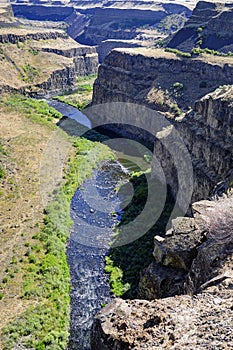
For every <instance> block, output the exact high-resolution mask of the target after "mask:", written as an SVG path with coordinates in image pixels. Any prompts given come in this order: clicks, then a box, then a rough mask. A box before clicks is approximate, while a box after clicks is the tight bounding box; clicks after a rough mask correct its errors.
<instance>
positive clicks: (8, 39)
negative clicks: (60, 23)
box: [0, 29, 68, 44]
mask: <svg viewBox="0 0 233 350" xmlns="http://www.w3.org/2000/svg"><path fill="white" fill-rule="evenodd" d="M14 31H15V33H14ZM57 38H63V39H67V38H68V37H67V34H66V33H65V32H64V31H59V30H57V31H54V30H53V31H51V30H39V31H36V30H34V31H33V30H30V29H28V30H25V31H24V32H23V31H22V33H20V32H19V31H18V30H17V29H15V30H14V29H12V30H11V32H9V33H6V34H5V33H0V43H2V44H6V43H11V44H17V43H18V42H25V41H27V40H50V39H57Z"/></svg>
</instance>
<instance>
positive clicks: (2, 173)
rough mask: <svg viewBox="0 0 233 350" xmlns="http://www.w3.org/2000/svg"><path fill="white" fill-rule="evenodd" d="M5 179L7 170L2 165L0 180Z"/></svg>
mask: <svg viewBox="0 0 233 350" xmlns="http://www.w3.org/2000/svg"><path fill="white" fill-rule="evenodd" d="M4 177H5V170H4V169H3V167H2V165H0V179H4Z"/></svg>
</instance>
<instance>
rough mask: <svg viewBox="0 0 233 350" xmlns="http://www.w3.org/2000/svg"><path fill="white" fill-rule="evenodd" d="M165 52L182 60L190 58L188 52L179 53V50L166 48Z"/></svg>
mask: <svg viewBox="0 0 233 350" xmlns="http://www.w3.org/2000/svg"><path fill="white" fill-rule="evenodd" d="M165 51H166V52H171V53H174V54H176V55H177V56H178V57H184V58H190V57H191V53H189V52H184V51H180V50H177V49H172V48H170V47H166V48H165Z"/></svg>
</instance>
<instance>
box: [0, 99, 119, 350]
mask: <svg viewBox="0 0 233 350" xmlns="http://www.w3.org/2000/svg"><path fill="white" fill-rule="evenodd" d="M16 108H17V112H16ZM1 109H2V113H1V119H2V122H3V124H4V127H5V133H4V132H3V134H2V135H1V138H2V143H3V149H4V150H5V149H6V150H7V152H8V155H9V156H8V157H7V159H6V160H5V161H4V167H5V168H6V169H9V170H8V171H6V175H5V179H3V180H2V181H3V182H2V195H1V204H3V209H4V210H3V211H2V213H1V214H2V215H3V218H4V223H5V226H3V227H5V228H4V235H3V240H2V241H1V247H2V248H3V249H2V252H1V253H2V256H1V258H2V261H3V262H4V269H3V271H2V275H1V284H0V292H1V294H0V296H1V298H2V300H1V301H0V303H1V305H0V312H1V315H4V320H2V321H1V324H0V326H1V330H2V335H1V341H2V346H3V349H12V348H13V347H14V346H15V345H16V344H18V343H21V344H24V345H25V346H26V347H27V348H33V349H37V350H40V349H65V348H66V345H67V340H68V327H69V286H70V283H69V269H68V264H67V261H66V239H67V237H68V233H69V227H70V225H71V220H70V216H69V204H70V200H71V197H72V195H73V193H74V191H75V189H76V188H77V186H79V185H80V184H81V183H82V182H83V181H84V180H85V179H86V178H87V177H88V176H90V175H91V173H92V168H94V167H96V166H97V164H98V162H100V161H101V160H104V159H109V158H112V157H113V155H112V153H111V152H110V151H109V149H108V148H107V147H106V146H104V145H102V144H101V143H94V142H91V141H89V140H86V139H72V142H73V147H72V148H71V152H70V156H69V162H68V165H69V166H68V168H67V169H66V171H65V174H64V181H63V183H62V185H61V186H60V187H59V189H58V190H57V193H56V196H55V199H54V200H53V202H52V203H50V205H49V206H48V207H47V208H46V209H45V211H44V212H43V207H42V206H41V203H40V198H38V180H39V179H38V176H39V174H38V171H39V170H38V168H39V159H40V157H41V154H42V153H43V148H44V147H45V145H46V140H48V137H49V136H51V133H52V132H53V130H54V129H55V128H56V127H55V126H54V123H53V121H54V120H55V119H54V117H55V118H57V117H59V115H58V114H57V112H55V111H54V110H53V109H51V108H49V107H47V106H46V104H45V103H42V102H39V101H32V100H30V99H26V98H22V97H19V96H16V97H15V96H14V97H10V98H9V97H7V98H5V99H4V101H3V102H2V103H1ZM6 115H7V118H4V117H5V116H6ZM25 117H26V118H27V119H26V118H25ZM12 120H13V121H14V124H13V125H12ZM17 128H18V131H19V132H18V134H17V136H16V138H17V142H15V133H17V132H16V130H17ZM3 129H4V128H3ZM38 134H39V136H40V137H39V139H38V138H37V137H36V136H37V135H38ZM28 145H30V152H29V149H28ZM29 153H30V154H29ZM28 157H29V158H30V159H29V158H28ZM23 159H24V160H25V162H24V161H22V160H23ZM28 160H32V161H28ZM13 163H14V170H13V171H12V169H11V166H12V164H13ZM11 172H12V174H11ZM25 174H27V179H29V178H30V180H31V182H32V185H33V186H32V187H30V185H29V187H30V189H28V190H27V184H28V181H26V184H25V183H24V181H25ZM13 181H14V182H16V183H15V186H14V184H11V182H13ZM10 185H12V186H11V187H12V189H9V186H10ZM22 186H23V187H25V191H22V192H21V193H20V195H19V193H18V191H19V189H20V188H22ZM9 191H10V197H9ZM24 197H25V198H24ZM24 200H25V203H26V208H24V204H23V203H24ZM8 201H11V202H15V211H14V213H16V211H18V212H19V215H16V214H14V213H12V216H13V217H12V219H13V220H15V222H16V225H13V226H16V227H13V228H11V227H10V226H7V224H6V223H7V222H8V220H7V219H8V215H9V214H8V211H9V209H10V202H9V203H8ZM19 206H20V207H19ZM34 206H35V207H36V209H37V210H36V212H29V211H28V210H29V208H30V207H34ZM19 208H20V209H19ZM24 211H26V212H25V214H24ZM22 215H25V216H23V218H21V216H22ZM12 242H13V244H12Z"/></svg>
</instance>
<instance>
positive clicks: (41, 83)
mask: <svg viewBox="0 0 233 350" xmlns="http://www.w3.org/2000/svg"><path fill="white" fill-rule="evenodd" d="M0 43H1V44H0V45H1V69H0V71H2V74H1V79H0V90H1V92H6V91H15V92H16V91H18V92H21V93H26V94H28V95H30V96H43V95H48V94H49V95H51V94H57V93H62V92H63V91H68V90H73V89H75V85H76V76H77V75H87V74H95V73H96V71H97V67H98V56H97V53H96V50H95V48H94V47H87V46H82V45H79V44H78V43H76V42H75V41H74V40H73V39H71V38H70V37H68V35H67V34H66V33H65V32H64V31H61V30H51V29H50V30H46V29H45V30H43V29H38V28H37V29H28V28H27V27H25V28H8V29H7V28H5V29H2V31H1V35H0Z"/></svg>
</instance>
